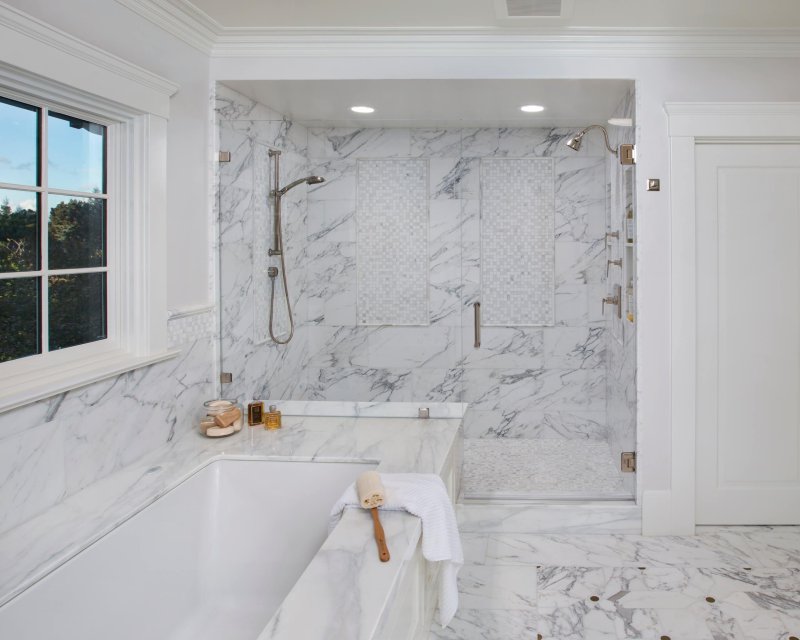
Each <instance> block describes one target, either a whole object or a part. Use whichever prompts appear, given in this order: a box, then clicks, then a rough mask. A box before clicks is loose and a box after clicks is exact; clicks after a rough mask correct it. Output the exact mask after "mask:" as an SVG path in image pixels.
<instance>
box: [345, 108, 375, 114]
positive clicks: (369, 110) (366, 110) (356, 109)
mask: <svg viewBox="0 0 800 640" xmlns="http://www.w3.org/2000/svg"><path fill="white" fill-rule="evenodd" d="M350 111H354V112H355V113H372V112H373V111H375V109H373V108H372V107H366V106H355V107H350Z"/></svg>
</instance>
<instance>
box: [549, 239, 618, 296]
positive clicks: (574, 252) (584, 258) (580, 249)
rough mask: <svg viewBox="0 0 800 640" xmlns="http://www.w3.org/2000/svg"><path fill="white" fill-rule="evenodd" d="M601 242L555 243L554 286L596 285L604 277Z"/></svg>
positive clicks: (603, 248) (604, 254)
mask: <svg viewBox="0 0 800 640" xmlns="http://www.w3.org/2000/svg"><path fill="white" fill-rule="evenodd" d="M605 260H606V252H605V246H604V243H603V242H600V241H598V242H594V243H589V242H571V241H570V242H560V241H557V242H556V243H555V264H556V286H557V287H561V286H563V285H575V284H597V283H600V282H602V281H603V278H604V277H605V267H606V265H605Z"/></svg>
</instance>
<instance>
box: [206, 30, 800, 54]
mask: <svg viewBox="0 0 800 640" xmlns="http://www.w3.org/2000/svg"><path fill="white" fill-rule="evenodd" d="M321 55H336V56H343V57H358V56H365V55H368V56H383V57H386V56H404V57H409V56H411V57H413V56H451V57H460V56H475V55H480V56H530V55H541V56H547V55H558V56H561V57H597V56H601V57H614V58H631V57H651V58H664V57H667V58H696V57H704V58H785V57H790V58H795V57H800V30H798V29H781V30H766V31H764V30H760V31H754V30H741V31H736V32H734V31H730V30H705V29H704V30H693V29H692V30H689V29H686V30H672V29H670V30H663V29H635V30H633V29H629V30H608V29H575V28H568V29H551V30H547V31H542V30H539V31H536V32H531V31H530V30H520V29H513V30H512V29H501V28H500V29H498V28H493V29H469V30H468V29H453V30H449V31H442V30H424V29H417V30H413V31H409V30H399V29H396V30H395V29H385V30H375V29H369V30H366V29H365V30H352V29H350V30H339V31H336V30H311V29H305V30H288V29H286V30H275V29H272V30H259V29H230V28H228V29H224V30H223V31H222V33H221V34H220V35H219V36H218V39H217V43H216V45H215V46H214V50H213V56H214V57H216V58H236V57H259V56H264V57H282V56H292V57H317V56H321Z"/></svg>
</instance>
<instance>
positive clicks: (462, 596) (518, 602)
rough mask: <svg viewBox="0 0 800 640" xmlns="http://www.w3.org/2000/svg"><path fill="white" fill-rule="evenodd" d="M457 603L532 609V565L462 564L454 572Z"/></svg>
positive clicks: (497, 607) (534, 598)
mask: <svg viewBox="0 0 800 640" xmlns="http://www.w3.org/2000/svg"><path fill="white" fill-rule="evenodd" d="M458 593H459V607H462V608H464V609H528V610H529V609H532V608H534V607H535V606H536V569H534V568H532V567H523V566H499V565H465V566H464V567H462V569H461V571H460V572H459V574H458Z"/></svg>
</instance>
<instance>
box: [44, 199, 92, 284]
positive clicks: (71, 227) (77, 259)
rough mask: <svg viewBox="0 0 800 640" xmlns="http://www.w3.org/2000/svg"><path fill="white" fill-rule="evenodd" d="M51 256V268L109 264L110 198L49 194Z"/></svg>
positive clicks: (76, 267) (48, 229)
mask: <svg viewBox="0 0 800 640" xmlns="http://www.w3.org/2000/svg"><path fill="white" fill-rule="evenodd" d="M47 205H48V207H49V208H50V217H49V220H48V228H47V236H48V239H49V240H48V245H49V247H48V257H49V260H50V262H49V265H50V268H51V269H82V268H86V267H103V266H105V264H106V256H105V253H106V251H105V248H106V201H105V200H102V199H101V198H71V197H70V196H53V195H51V196H49V197H48V200H47Z"/></svg>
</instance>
